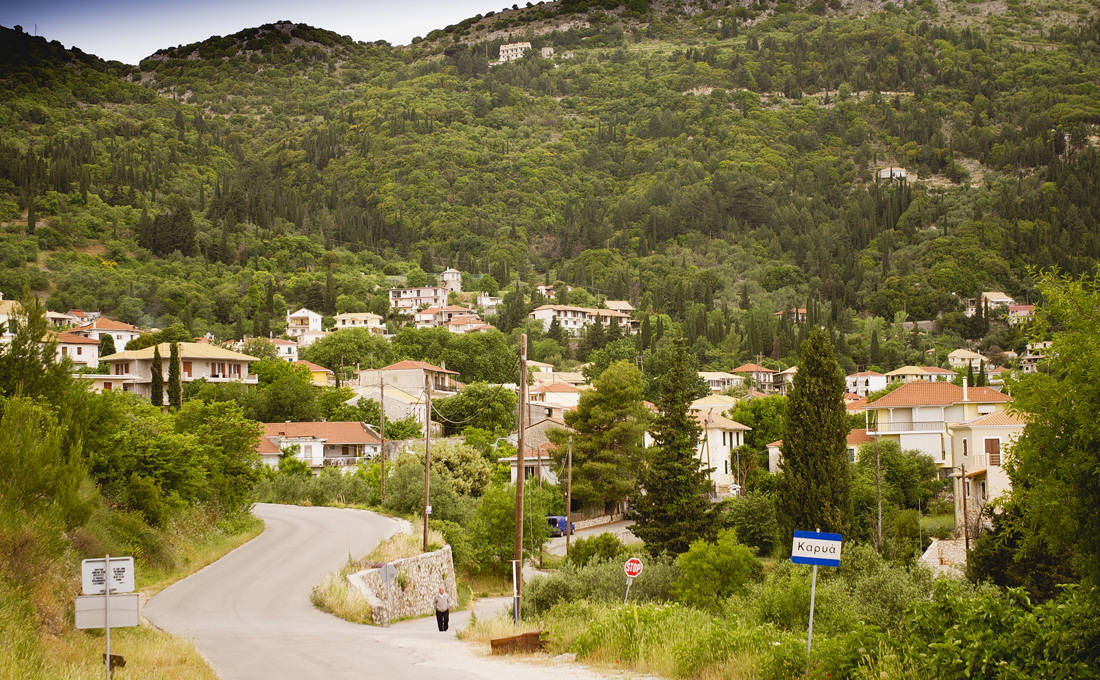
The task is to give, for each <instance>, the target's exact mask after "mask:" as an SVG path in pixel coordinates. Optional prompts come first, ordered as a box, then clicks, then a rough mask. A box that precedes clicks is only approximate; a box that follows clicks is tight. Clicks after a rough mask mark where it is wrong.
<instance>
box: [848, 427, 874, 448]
mask: <svg viewBox="0 0 1100 680" xmlns="http://www.w3.org/2000/svg"><path fill="white" fill-rule="evenodd" d="M873 441H875V438H874V437H872V436H871V435H869V434H867V430H850V431H849V432H848V446H859V445H860V444H866V443H868V442H873Z"/></svg>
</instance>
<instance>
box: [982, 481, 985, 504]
mask: <svg viewBox="0 0 1100 680" xmlns="http://www.w3.org/2000/svg"><path fill="white" fill-rule="evenodd" d="M982 500H983V501H984V500H985V482H982Z"/></svg>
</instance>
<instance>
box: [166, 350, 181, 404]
mask: <svg viewBox="0 0 1100 680" xmlns="http://www.w3.org/2000/svg"><path fill="white" fill-rule="evenodd" d="M182 401H183V389H182V387H181V386H180V346H179V343H177V342H173V343H172V344H171V349H170V350H169V355H168V405H169V406H171V407H172V408H179V407H180V403H181V402H182Z"/></svg>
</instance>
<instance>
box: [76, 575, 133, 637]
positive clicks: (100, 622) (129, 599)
mask: <svg viewBox="0 0 1100 680" xmlns="http://www.w3.org/2000/svg"><path fill="white" fill-rule="evenodd" d="M114 561H115V560H114V558H111V562H112V563H114ZM140 598H141V596H140V595H138V594H137V593H124V594H122V595H112V596H111V622H110V623H111V628H123V627H126V626H139V625H141V601H140ZM106 611H107V602H106V598H104V597H103V596H101V595H79V596H77V598H76V627H77V628H81V629H83V628H104V627H105V624H106V623H107V622H106V617H105V613H106Z"/></svg>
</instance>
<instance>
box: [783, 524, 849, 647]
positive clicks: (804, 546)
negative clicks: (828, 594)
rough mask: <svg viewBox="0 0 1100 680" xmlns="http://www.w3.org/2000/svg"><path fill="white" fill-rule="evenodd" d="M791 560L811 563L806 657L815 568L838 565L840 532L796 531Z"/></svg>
mask: <svg viewBox="0 0 1100 680" xmlns="http://www.w3.org/2000/svg"><path fill="white" fill-rule="evenodd" d="M791 562H794V563H795V564H812V565H813V567H814V575H813V581H811V583H810V629H809V631H808V632H807V634H806V657H807V658H809V656H810V648H811V647H812V645H813V640H814V597H815V596H816V595H817V568H818V567H819V566H821V567H839V566H840V534H829V533H824V532H822V531H821V530H820V529H818V530H817V531H796V532H794V542H793V545H792V546H791Z"/></svg>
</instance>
